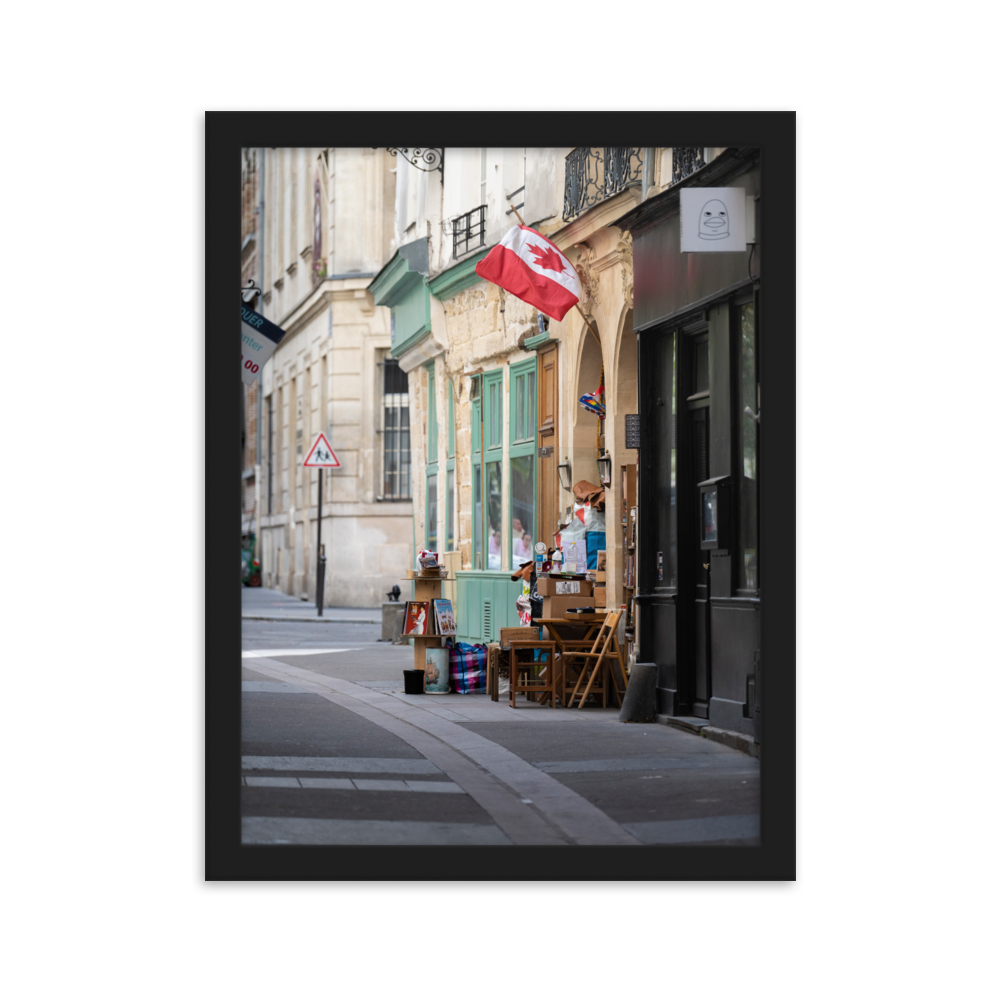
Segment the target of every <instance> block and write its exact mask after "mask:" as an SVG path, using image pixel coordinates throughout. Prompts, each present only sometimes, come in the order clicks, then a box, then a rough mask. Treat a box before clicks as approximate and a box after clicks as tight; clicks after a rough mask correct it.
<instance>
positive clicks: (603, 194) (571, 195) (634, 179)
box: [563, 146, 642, 222]
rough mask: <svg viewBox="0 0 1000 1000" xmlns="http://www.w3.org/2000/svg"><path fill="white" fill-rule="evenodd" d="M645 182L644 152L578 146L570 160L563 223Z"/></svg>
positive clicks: (568, 162)
mask: <svg viewBox="0 0 1000 1000" xmlns="http://www.w3.org/2000/svg"><path fill="white" fill-rule="evenodd" d="M641 182H642V149H641V148H640V147H635V148H633V147H631V146H605V147H604V148H603V149H591V148H589V147H587V146H578V147H577V148H576V149H574V150H573V152H572V153H570V154H569V155H568V156H567V157H566V188H565V194H564V197H563V221H564V222H569V221H570V220H571V219H575V218H576V217H577V216H578V215H580V214H581V213H583V212H586V211H587V209H588V208H593V206H594V205H597V204H599V203H600V202H602V201H605V200H606V199H608V198H611V197H613V196H614V195H616V194H619V193H620V192H622V191H624V190H625V188H627V187H631V186H632V185H635V184H640V183H641Z"/></svg>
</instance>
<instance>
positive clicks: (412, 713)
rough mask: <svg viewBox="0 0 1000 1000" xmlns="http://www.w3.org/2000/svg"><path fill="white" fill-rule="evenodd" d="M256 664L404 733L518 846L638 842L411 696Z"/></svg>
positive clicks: (600, 814)
mask: <svg viewBox="0 0 1000 1000" xmlns="http://www.w3.org/2000/svg"><path fill="white" fill-rule="evenodd" d="M254 670H256V671H258V672H260V673H263V674H265V675H268V676H271V677H274V678H275V679H279V680H288V681H290V682H292V683H296V684H301V685H302V686H303V687H306V688H309V689H311V690H314V691H316V692H317V693H319V694H322V695H323V697H324V698H327V699H328V700H329V701H332V702H333V703H334V704H336V705H340V706H341V707H342V708H347V709H348V710H350V711H352V712H354V713H356V714H357V715H360V716H361V717H362V718H366V719H368V720H369V721H371V722H374V723H375V724H376V725H379V726H381V727H382V728H383V729H386V730H387V731H389V732H391V733H393V734H395V735H396V736H399V737H400V738H401V739H403V740H405V741H406V742H407V743H409V744H410V746H412V747H413V748H414V749H415V750H417V751H418V752H419V753H421V754H423V756H424V757H426V758H427V759H428V760H430V761H433V762H434V763H435V764H437V765H438V766H439V767H440V768H441V770H442V771H444V772H445V774H447V776H448V777H449V778H451V779H452V780H453V781H455V782H456V783H457V784H458V785H459V786H460V787H462V788H463V789H464V790H465V791H466V792H468V793H469V795H470V796H471V797H472V798H473V799H474V800H475V801H476V802H478V803H479V805H481V806H482V807H483V808H484V809H485V810H486V812H487V813H489V815H490V817H491V818H492V819H493V820H494V821H495V822H496V824H497V826H499V827H500V829H501V830H503V832H504V833H505V834H506V835H507V836H508V837H509V838H510V839H511V840H512V841H513V842H514V843H516V844H564V843H577V844H609V845H610V844H630V845H631V844H639V843H640V841H639V840H638V839H637V838H636V837H635V836H634V835H633V834H632V833H630V832H628V831H627V830H626V829H625V828H624V827H623V826H622V825H620V824H619V823H616V822H615V821H614V820H613V819H611V817H610V816H608V815H606V814H605V813H604V812H602V811H601V810H600V809H598V807H597V806H595V805H594V804H593V803H592V802H589V801H588V800H587V799H585V798H584V797H583V796H582V795H579V794H578V793H577V792H574V791H573V790H572V789H570V788H568V787H567V786H566V785H563V784H562V783H561V782H559V781H557V780H556V779H555V778H553V777H551V776H549V775H548V774H546V773H545V772H544V771H541V770H539V769H538V768H536V767H533V766H532V765H531V764H529V763H528V762H527V761H524V760H522V759H521V758H520V757H518V756H517V755H516V754H514V753H512V752H511V751H509V750H507V749H506V748H505V747H501V746H500V745H499V744H496V743H494V742H492V741H491V740H488V739H486V738H485V737H484V736H480V735H478V734H477V733H474V732H471V731H470V730H467V729H465V728H463V727H462V726H460V725H457V724H456V723H454V722H450V721H448V720H446V719H441V718H439V717H437V716H436V715H434V714H432V713H431V712H427V711H424V710H423V709H421V708H419V707H418V706H417V705H415V704H414V703H413V702H405V701H401V700H400V699H397V698H394V697H392V696H390V695H385V694H381V693H380V692H378V691H371V690H369V689H367V688H363V687H361V686H360V685H357V684H353V683H351V682H350V681H345V680H342V679H340V678H336V677H327V676H325V675H323V674H319V673H316V672H315V671H312V670H307V669H305V668H303V667H297V666H293V665H291V664H285V663H281V662H279V661H277V660H269V659H261V660H260V661H259V662H258V663H257V664H256V665H255V666H254ZM524 799H529V800H530V802H524V801H523V800H524Z"/></svg>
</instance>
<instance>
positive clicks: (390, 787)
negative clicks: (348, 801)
mask: <svg viewBox="0 0 1000 1000" xmlns="http://www.w3.org/2000/svg"><path fill="white" fill-rule="evenodd" d="M353 780H354V787H355V788H357V789H358V790H359V791H362V792H408V791H409V788H407V787H406V782H405V781H400V780H396V781H388V780H386V779H385V778H382V779H379V778H354V779H353Z"/></svg>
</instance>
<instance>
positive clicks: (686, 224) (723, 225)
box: [681, 187, 754, 253]
mask: <svg viewBox="0 0 1000 1000" xmlns="http://www.w3.org/2000/svg"><path fill="white" fill-rule="evenodd" d="M748 217H749V218H750V219H751V220H752V219H753V197H752V196H748V195H747V193H746V191H745V190H744V189H743V188H738V187H736V188H721V187H719V188H708V187H705V188H703V187H696V188H681V253H746V249H747V243H748V242H750V243H752V242H754V240H753V237H752V233H748V227H747V218H748ZM751 229H752V227H751ZM748 235H749V236H750V239H749V240H748V239H747V237H748Z"/></svg>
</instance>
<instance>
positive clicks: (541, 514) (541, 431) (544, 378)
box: [536, 344, 562, 546]
mask: <svg viewBox="0 0 1000 1000" xmlns="http://www.w3.org/2000/svg"><path fill="white" fill-rule="evenodd" d="M558 447H559V345H558V344H547V345H546V346H545V347H543V348H541V349H540V350H539V352H538V449H539V450H538V455H539V458H538V534H537V536H536V538H537V540H538V541H542V542H545V544H546V545H547V546H551V545H552V542H553V539H552V535H553V533H554V532H555V530H556V525H557V524H558V523H559V508H560V504H561V503H562V499H561V498H560V496H559V494H560V492H561V491H560V488H559V474H558V472H557V471H556V466H558V465H559V462H560V461H561V459H560V457H559V452H558Z"/></svg>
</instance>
